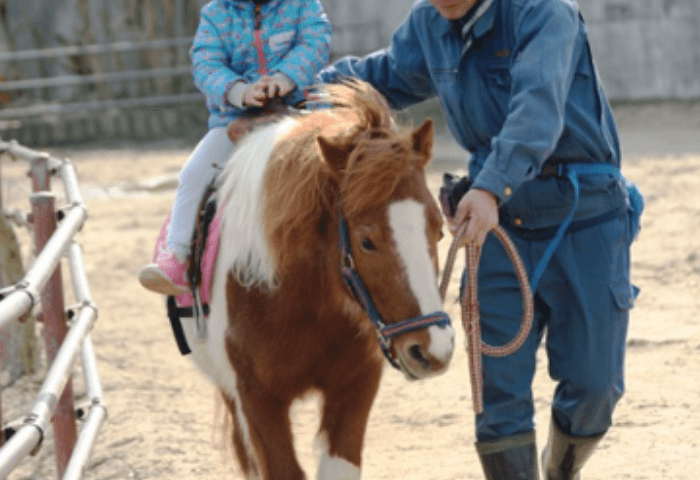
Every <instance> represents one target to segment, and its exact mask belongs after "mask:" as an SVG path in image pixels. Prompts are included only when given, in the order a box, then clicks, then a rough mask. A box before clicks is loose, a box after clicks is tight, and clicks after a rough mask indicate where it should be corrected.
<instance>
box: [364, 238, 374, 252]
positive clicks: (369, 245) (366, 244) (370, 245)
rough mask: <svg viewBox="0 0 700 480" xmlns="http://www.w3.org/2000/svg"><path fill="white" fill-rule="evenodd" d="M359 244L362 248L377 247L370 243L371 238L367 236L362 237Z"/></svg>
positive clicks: (370, 248)
mask: <svg viewBox="0 0 700 480" xmlns="http://www.w3.org/2000/svg"><path fill="white" fill-rule="evenodd" d="M360 245H362V248H363V249H364V250H376V249H377V247H376V246H375V245H374V243H372V240H370V239H369V238H363V239H362V242H360Z"/></svg>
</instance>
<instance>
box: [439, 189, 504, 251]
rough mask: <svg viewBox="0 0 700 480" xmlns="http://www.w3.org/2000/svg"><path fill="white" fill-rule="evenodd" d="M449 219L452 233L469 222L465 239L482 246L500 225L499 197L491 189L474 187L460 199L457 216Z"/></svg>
mask: <svg viewBox="0 0 700 480" xmlns="http://www.w3.org/2000/svg"><path fill="white" fill-rule="evenodd" d="M449 221H450V232H452V235H456V234H457V233H458V232H459V229H460V227H461V226H462V224H463V223H464V222H469V224H468V226H467V232H466V235H465V237H464V240H465V242H466V243H475V244H476V245H477V246H479V247H481V246H482V245H483V244H484V241H485V240H486V235H487V234H488V233H489V232H490V231H491V230H492V229H493V227H495V226H496V225H498V199H497V198H496V196H495V195H494V194H493V193H491V192H489V191H486V190H481V189H478V188H472V189H471V190H469V191H468V192H467V193H466V195H464V197H462V199H461V200H460V201H459V204H458V205H457V211H456V212H455V216H454V217H453V218H451V219H449Z"/></svg>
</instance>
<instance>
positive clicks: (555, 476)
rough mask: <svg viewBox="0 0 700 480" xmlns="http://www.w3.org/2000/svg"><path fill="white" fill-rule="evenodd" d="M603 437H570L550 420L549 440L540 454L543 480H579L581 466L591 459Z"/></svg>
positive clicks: (601, 435)
mask: <svg viewBox="0 0 700 480" xmlns="http://www.w3.org/2000/svg"><path fill="white" fill-rule="evenodd" d="M604 435H605V434H604V433H602V434H600V435H596V436H594V437H572V436H571V435H568V434H566V433H564V432H563V431H562V429H561V428H560V427H559V425H557V423H556V421H554V420H552V422H551V425H550V427H549V439H548V440H547V445H545V447H544V451H543V452H542V469H543V470H544V475H545V480H580V478H581V473H580V472H581V469H582V468H583V465H584V464H585V463H586V461H587V460H588V459H589V458H591V455H593V451H594V450H595V447H596V445H598V442H600V440H601V439H602V438H603V436H604Z"/></svg>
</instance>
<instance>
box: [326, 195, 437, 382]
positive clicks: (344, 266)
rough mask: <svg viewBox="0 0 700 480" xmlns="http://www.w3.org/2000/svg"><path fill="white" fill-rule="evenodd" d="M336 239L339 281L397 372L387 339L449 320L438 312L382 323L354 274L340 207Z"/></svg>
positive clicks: (365, 289)
mask: <svg viewBox="0 0 700 480" xmlns="http://www.w3.org/2000/svg"><path fill="white" fill-rule="evenodd" d="M338 237H339V244H340V256H341V260H340V270H341V273H342V276H343V280H344V281H345V284H346V285H347V286H348V288H349V289H350V291H351V292H352V293H353V295H354V296H355V298H356V299H357V301H358V302H360V304H361V305H362V307H363V308H364V309H365V312H366V313H367V316H369V319H370V320H371V321H372V324H373V325H374V327H375V329H376V331H377V338H378V339H379V343H380V345H381V347H382V352H383V353H384V356H385V357H386V359H387V360H388V361H389V363H391V365H392V366H393V367H394V368H396V369H398V370H401V366H400V365H399V364H398V362H397V361H396V359H395V358H394V356H393V355H392V354H391V349H390V347H391V339H392V338H394V337H396V336H398V335H401V334H404V333H408V332H413V331H415V330H420V329H422V328H427V327H429V326H431V325H438V326H440V327H446V326H447V325H450V317H449V315H447V313H445V312H443V311H438V312H433V313H430V314H428V315H421V316H418V317H413V318H409V319H407V320H402V321H400V322H396V323H391V324H386V323H384V321H383V320H382V317H381V315H379V311H378V310H377V307H375V305H374V302H372V298H371V297H370V295H369V292H368V291H367V288H366V287H365V284H364V283H363V282H362V278H360V274H359V273H358V272H357V270H355V261H354V260H353V258H352V252H351V250H350V236H349V234H348V225H347V221H346V220H345V217H344V216H343V211H342V208H341V209H340V214H339V216H338Z"/></svg>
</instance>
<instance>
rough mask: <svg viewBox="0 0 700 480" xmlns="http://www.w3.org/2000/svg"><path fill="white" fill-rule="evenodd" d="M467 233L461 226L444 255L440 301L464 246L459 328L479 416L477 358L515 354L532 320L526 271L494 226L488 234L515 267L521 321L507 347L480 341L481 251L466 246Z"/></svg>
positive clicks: (507, 239) (480, 394)
mask: <svg viewBox="0 0 700 480" xmlns="http://www.w3.org/2000/svg"><path fill="white" fill-rule="evenodd" d="M466 231H467V224H466V223H465V224H464V225H462V228H461V229H460V230H459V232H458V233H457V235H455V237H454V239H453V241H452V245H451V246H450V250H449V252H448V253H447V259H446V261H445V268H444V270H443V272H442V278H441V280H440V296H441V297H442V299H443V301H444V299H445V295H446V293H447V285H448V284H449V281H450V278H451V276H452V270H453V268H454V262H455V259H456V257H457V252H458V250H459V249H460V248H461V247H462V246H464V247H465V248H466V251H467V253H466V267H465V268H466V270H467V282H466V285H465V288H464V290H465V291H464V293H463V295H462V325H463V326H464V332H465V334H466V340H467V356H468V358H469V377H470V380H471V386H472V402H473V405H474V412H475V413H477V414H480V413H482V412H483V411H484V399H483V394H484V392H483V390H484V377H483V371H482V370H483V368H482V365H481V356H482V355H489V356H491V357H504V356H506V355H510V354H511V353H513V352H515V351H516V350H517V349H518V348H520V347H521V346H522V344H523V342H524V341H525V339H526V338H527V336H528V335H529V334H530V329H531V328H532V318H533V314H534V311H535V306H534V301H533V298H532V291H531V290H530V284H529V282H528V279H527V270H526V269H525V265H524V264H523V261H522V259H521V258H520V255H519V254H518V251H517V249H516V248H515V245H514V244H513V242H512V240H511V239H510V237H509V236H508V234H507V233H506V232H505V231H504V230H503V229H502V228H501V227H500V226H496V227H494V229H493V230H492V232H493V233H494V234H495V235H496V237H497V238H498V239H499V240H500V242H501V243H502V244H503V247H504V248H505V250H506V252H507V253H508V257H509V258H510V261H511V263H512V264H513V266H514V268H515V274H516V276H517V277H518V283H519V284H520V291H521V292H522V298H523V321H522V323H521V325H520V330H519V331H518V333H517V334H516V336H515V337H514V338H513V339H512V340H511V341H510V342H509V343H507V344H505V345H502V346H492V345H488V344H487V343H485V342H483V341H482V340H481V322H480V314H479V300H478V292H477V269H478V265H479V257H480V255H481V249H480V248H479V247H477V246H476V245H474V244H473V243H470V244H468V245H465V244H464V235H465V233H466Z"/></svg>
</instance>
